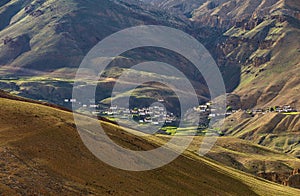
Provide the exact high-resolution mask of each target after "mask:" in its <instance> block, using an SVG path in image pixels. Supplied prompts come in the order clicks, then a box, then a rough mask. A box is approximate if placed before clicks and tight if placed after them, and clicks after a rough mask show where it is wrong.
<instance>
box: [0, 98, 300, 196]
mask: <svg viewBox="0 0 300 196" xmlns="http://www.w3.org/2000/svg"><path fill="white" fill-rule="evenodd" d="M0 105H1V116H0V130H1V132H0V145H1V147H0V152H1V155H2V156H1V157H7V158H5V159H1V165H2V167H1V168H2V171H1V175H0V177H1V179H3V181H1V183H0V184H1V186H0V187H1V190H2V191H4V192H5V193H9V192H10V191H11V192H16V193H27V194H28V193H33V192H40V193H47V194H58V193H61V194H79V193H81V194H86V193H91V194H105V193H106V194H109V193H114V194H122V195H124V194H142V193H146V194H150V193H151V194H159V193H160V194H180V193H181V194H183V193H185V194H187V193H189V194H203V195H216V194H217V193H219V194H222V195H224V194H230V195H234V194H236V195H240V194H248V195H254V192H256V193H259V194H264V193H266V192H265V190H267V192H268V193H269V194H270V195H272V194H275V193H276V194H278V193H280V194H286V195H297V194H298V193H299V191H297V190H295V189H291V188H288V187H283V186H279V185H276V184H273V183H270V182H267V181H264V180H261V179H256V178H254V177H252V176H249V175H247V174H244V173H241V172H238V171H236V170H233V169H230V168H227V167H225V166H220V165H219V164H216V163H213V162H211V161H208V160H206V159H203V158H200V157H198V156H195V155H194V154H192V153H189V152H187V153H186V155H184V156H180V157H179V158H178V159H176V160H175V161H174V162H173V163H171V164H169V165H167V166H165V167H162V168H160V169H156V170H153V171H148V172H126V171H121V170H118V169H115V168H112V167H110V166H107V165H105V164H104V163H102V162H101V161H99V160H97V159H96V158H95V157H94V156H93V155H92V154H91V153H90V152H89V151H88V150H87V149H86V148H85V146H84V145H83V144H82V142H81V140H80V138H79V135H78V134H77V132H76V130H75V129H74V124H73V117H72V114H71V113H69V112H66V111H61V110H58V109H55V108H50V107H48V106H43V105H39V104H34V103H26V102H21V101H15V100H9V99H3V98H1V99H0ZM106 126H107V127H108V129H109V130H107V131H109V132H110V133H111V134H112V135H113V138H114V140H117V142H118V143H121V144H122V145H125V146H128V147H130V146H134V145H136V144H138V145H140V146H141V148H143V149H145V150H147V149H150V148H153V143H152V142H149V141H146V140H144V139H142V138H136V137H135V136H133V135H131V134H130V133H128V132H124V131H121V130H120V128H119V127H116V126H113V125H110V124H106ZM153 140H155V143H160V140H158V139H153ZM7 178H8V179H10V180H9V181H6V180H4V179H7ZM32 184H34V185H35V186H34V187H35V188H33V186H32ZM228 187H230V188H228Z"/></svg>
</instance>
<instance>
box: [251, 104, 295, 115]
mask: <svg viewBox="0 0 300 196" xmlns="http://www.w3.org/2000/svg"><path fill="white" fill-rule="evenodd" d="M251 112H252V113H262V114H265V113H269V112H276V113H293V112H297V109H295V108H293V107H292V106H290V105H284V106H274V107H269V108H264V109H253V110H252V111H251Z"/></svg>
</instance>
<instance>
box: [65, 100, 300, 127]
mask: <svg viewBox="0 0 300 196" xmlns="http://www.w3.org/2000/svg"><path fill="white" fill-rule="evenodd" d="M162 101H163V100H161V101H160V102H162ZM64 102H65V103H69V104H72V103H73V104H74V103H76V104H77V105H79V106H80V107H82V108H86V109H90V110H91V111H92V113H93V114H94V115H98V116H102V117H113V118H119V119H134V120H135V121H137V122H139V123H140V124H145V123H151V124H153V125H161V124H167V125H176V124H177V123H178V118H177V117H176V115H174V114H173V113H170V112H167V111H166V110H165V107H163V106H160V105H158V106H151V107H143V108H134V109H128V108H123V107H119V106H111V107H109V108H105V109H100V106H99V105H96V104H95V101H94V100H89V104H83V103H80V102H77V100H76V99H65V100H64ZM211 106H212V103H211V102H208V103H206V104H204V105H199V106H197V107H193V112H195V113H199V114H201V116H202V117H206V118H215V117H217V116H221V115H222V116H225V117H228V116H230V115H232V114H234V113H236V112H237V111H238V110H233V109H232V108H231V107H230V106H228V107H227V109H226V113H225V114H218V113H216V112H215V109H213V107H211ZM244 112H247V113H251V114H266V113H270V112H276V113H293V112H297V110H296V109H295V108H293V107H292V106H290V105H284V106H274V107H268V108H264V109H252V110H244Z"/></svg>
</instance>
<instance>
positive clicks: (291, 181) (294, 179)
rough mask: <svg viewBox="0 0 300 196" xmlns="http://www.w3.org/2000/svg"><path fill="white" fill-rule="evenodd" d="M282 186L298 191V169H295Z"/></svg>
mask: <svg viewBox="0 0 300 196" xmlns="http://www.w3.org/2000/svg"><path fill="white" fill-rule="evenodd" d="M284 185H286V186H290V187H293V188H298V189H300V169H295V170H294V171H293V173H292V175H291V176H290V177H288V179H287V180H286V181H285V182H284Z"/></svg>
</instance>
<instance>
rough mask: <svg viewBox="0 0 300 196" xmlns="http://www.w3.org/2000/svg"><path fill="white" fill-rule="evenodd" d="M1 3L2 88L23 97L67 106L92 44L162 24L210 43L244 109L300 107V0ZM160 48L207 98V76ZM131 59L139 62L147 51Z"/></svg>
mask: <svg viewBox="0 0 300 196" xmlns="http://www.w3.org/2000/svg"><path fill="white" fill-rule="evenodd" d="M1 5H2V6H1V8H0V16H1V22H0V30H1V31H0V40H1V42H0V65H1V69H0V75H2V77H1V78H0V88H3V89H7V90H10V91H14V92H16V93H20V95H22V96H27V97H31V98H34V99H42V100H44V99H45V100H48V101H52V102H55V103H58V104H63V103H62V100H63V98H64V97H69V96H70V90H68V89H71V83H70V82H72V77H73V76H74V73H75V71H76V68H77V67H78V65H79V64H80V62H81V60H82V58H83V57H84V55H85V54H86V53H87V51H89V49H91V47H92V46H94V45H95V44H96V43H98V42H99V41H100V40H102V39H103V38H104V37H106V36H108V35H110V34H111V33H114V32H116V31H118V30H121V29H124V28H126V27H130V26H136V25H141V24H160V25H166V26H170V27H175V28H179V29H181V30H184V31H186V32H187V33H189V34H191V35H193V36H194V37H196V38H197V39H198V40H199V41H201V42H202V43H203V44H204V45H205V46H206V48H207V49H208V50H209V51H210V52H211V54H212V55H213V57H214V59H215V60H216V62H217V64H218V65H219V67H220V69H221V71H222V73H223V76H224V80H225V84H226V89H227V91H228V92H233V93H235V94H237V95H238V96H240V97H241V102H242V103H241V105H242V108H243V109H249V108H254V107H265V106H274V105H284V104H292V105H293V106H294V107H296V108H300V102H299V100H300V99H299V98H300V97H299V96H300V95H299V93H298V89H299V88H300V87H299V84H300V82H299V74H298V73H300V72H299V66H300V65H299V62H300V59H299V58H300V57H299V55H298V54H299V52H300V46H299V43H300V42H299V37H300V36H299V26H300V25H299V23H300V22H299V20H300V11H299V10H300V5H299V1H297V0H281V1H275V0H251V1H250V0H228V1H225V0H210V1H208V0H203V1H202V0H201V1H194V0H188V1H182V0H162V1H158V0H142V1H139V0H130V1H124V0H114V1H109V0H97V1H92V0H88V1H83V0H82V1H81V0H78V1H75V0H70V1H68V2H65V1H63V0H57V1H44V0H40V1H21V0H15V1H2V2H1ZM145 53H146V54H148V57H151V54H153V52H152V53H151V52H149V53H148V52H145ZM156 54H159V55H160V57H162V58H166V57H167V58H168V60H167V62H168V63H170V64H177V67H181V69H182V70H186V72H187V75H188V77H189V79H191V80H192V81H193V82H194V83H195V86H198V89H197V91H199V96H204V97H208V94H207V93H208V92H207V90H203V89H204V88H205V87H204V86H203V84H204V82H203V81H202V79H201V78H200V77H199V76H194V75H193V70H189V69H185V68H186V67H187V62H186V61H184V60H183V59H180V60H178V58H175V57H174V55H172V54H167V55H162V53H161V52H158V53H156ZM126 57H127V58H128V59H127V60H128V62H129V64H130V63H131V64H132V63H133V62H137V61H134V60H133V59H134V58H136V57H137V59H138V58H139V57H140V55H139V54H132V53H130V54H128V55H127V56H126ZM133 57H134V58H133ZM149 59H151V58H149ZM178 63H179V65H178ZM115 67H121V68H124V67H125V68H126V67H128V65H126V66H124V65H123V64H122V65H120V64H118V63H116V64H115ZM109 73H113V71H110V72H109ZM118 75H119V73H113V74H112V75H111V76H114V77H115V76H118ZM16 76H17V77H16ZM24 76H26V77H24ZM7 78H8V79H10V80H7ZM49 78H50V79H49ZM53 78H59V80H56V81H51V80H53ZM62 78H64V79H63V80H62ZM66 78H67V79H66ZM13 79H14V80H13ZM199 81H200V82H199ZM108 86H111V84H105V85H104V86H103V88H102V90H103V91H104V92H105V93H104V94H103V97H102V98H103V99H105V98H109V97H108V95H109V92H108V91H106V90H107V87H108ZM49 99H50V100H49Z"/></svg>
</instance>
